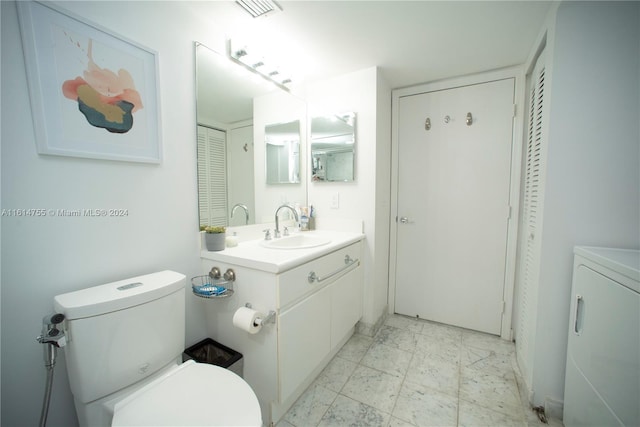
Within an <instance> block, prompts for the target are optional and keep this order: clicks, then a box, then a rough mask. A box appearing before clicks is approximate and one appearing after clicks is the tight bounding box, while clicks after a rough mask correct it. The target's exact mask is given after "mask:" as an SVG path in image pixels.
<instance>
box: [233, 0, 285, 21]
mask: <svg viewBox="0 0 640 427" xmlns="http://www.w3.org/2000/svg"><path fill="white" fill-rule="evenodd" d="M236 3H237V4H238V5H240V7H242V8H243V9H244V10H246V11H247V12H248V13H249V14H250V15H251V16H253V17H254V18H257V17H258V16H263V15H264V16H266V15H268V14H270V13H275V12H279V11H281V10H282V8H281V7H280V5H279V4H278V3H276V2H275V1H272V0H236Z"/></svg>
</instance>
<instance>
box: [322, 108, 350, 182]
mask: <svg viewBox="0 0 640 427" xmlns="http://www.w3.org/2000/svg"><path fill="white" fill-rule="evenodd" d="M355 120H356V114H355V113H352V112H349V113H341V114H328V115H324V116H317V117H313V118H312V119H311V180H312V181H325V182H350V181H353V180H355V154H356V151H355V144H356V133H355V129H356V126H355Z"/></svg>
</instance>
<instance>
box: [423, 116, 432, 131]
mask: <svg viewBox="0 0 640 427" xmlns="http://www.w3.org/2000/svg"><path fill="white" fill-rule="evenodd" d="M430 129H431V119H430V118H429V117H427V119H426V120H425V121H424V130H430Z"/></svg>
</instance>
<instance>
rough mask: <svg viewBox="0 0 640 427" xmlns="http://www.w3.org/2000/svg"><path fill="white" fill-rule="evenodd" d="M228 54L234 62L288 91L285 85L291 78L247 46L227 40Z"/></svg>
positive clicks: (289, 82)
mask: <svg viewBox="0 0 640 427" xmlns="http://www.w3.org/2000/svg"><path fill="white" fill-rule="evenodd" d="M228 54H229V58H230V59H231V60H232V61H233V62H235V63H236V64H239V65H242V66H243V67H245V68H246V69H248V70H249V71H251V72H253V73H255V74H257V75H259V76H261V77H262V78H264V79H265V80H267V81H269V82H271V83H273V84H275V85H276V86H278V87H279V88H281V89H284V90H286V91H289V88H288V87H287V85H289V84H291V83H292V81H291V78H290V77H288V75H287V74H285V73H283V72H281V71H280V70H278V68H276V67H275V66H273V65H270V64H269V62H268V61H266V60H265V59H264V58H262V57H261V56H258V55H256V54H254V53H253V52H252V51H250V50H249V48H247V46H242V47H238V46H236V45H234V43H233V42H232V41H231V40H229V44H228Z"/></svg>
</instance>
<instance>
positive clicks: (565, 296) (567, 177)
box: [533, 2, 640, 405]
mask: <svg viewBox="0 0 640 427" xmlns="http://www.w3.org/2000/svg"><path fill="white" fill-rule="evenodd" d="M549 45H550V46H549V47H550V48H551V49H550V51H551V52H552V59H551V66H552V70H551V73H552V74H551V77H552V80H551V90H550V100H551V104H550V121H549V151H548V163H547V176H546V179H547V181H546V188H545V201H544V214H543V215H544V227H543V231H542V256H541V267H540V288H539V297H538V316H537V319H538V324H537V331H538V335H537V337H536V349H535V357H534V368H533V372H534V373H535V374H534V378H533V389H534V393H535V394H534V404H536V405H540V404H543V403H545V400H546V401H547V403H549V402H550V403H553V401H558V402H561V401H562V400H563V395H564V374H565V359H566V342H567V332H568V319H569V299H570V290H571V279H572V262H573V246H574V245H593V246H608V247H622V248H638V247H639V246H640V130H639V126H640V125H639V118H640V105H639V104H640V96H639V95H640V3H638V2H620V3H614V2H566V3H562V4H561V5H560V7H559V9H558V12H557V17H556V24H555V31H554V36H553V38H552V39H550V40H549ZM547 54H549V51H548V52H547Z"/></svg>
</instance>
